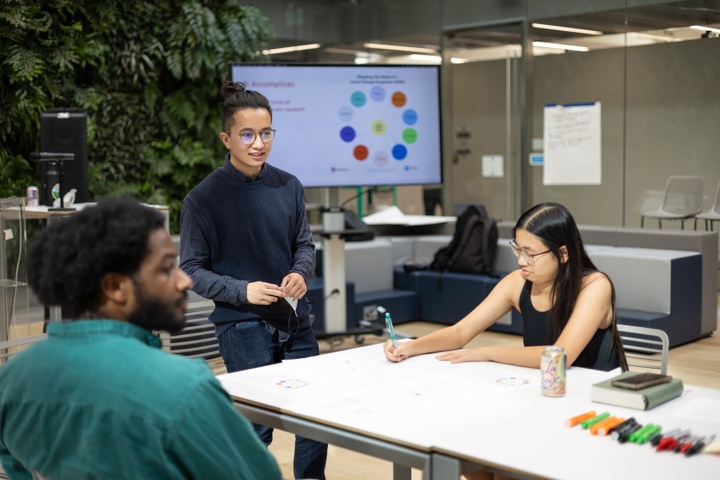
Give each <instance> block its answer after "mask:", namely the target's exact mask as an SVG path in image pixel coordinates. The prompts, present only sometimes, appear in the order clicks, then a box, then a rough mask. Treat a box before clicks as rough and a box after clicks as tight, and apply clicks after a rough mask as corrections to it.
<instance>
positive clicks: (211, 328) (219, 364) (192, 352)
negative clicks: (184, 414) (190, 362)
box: [159, 300, 227, 375]
mask: <svg viewBox="0 0 720 480" xmlns="http://www.w3.org/2000/svg"><path fill="white" fill-rule="evenodd" d="M214 309H215V303H214V302H213V301H212V300H203V301H200V302H191V303H190V304H189V305H188V308H187V310H186V311H185V321H186V324H185V328H183V329H182V331H181V332H179V333H168V332H159V335H160V340H161V341H162V345H163V346H162V348H163V350H165V351H167V352H171V353H176V354H178V355H183V356H186V357H190V358H202V359H203V360H205V361H206V362H207V364H208V366H209V367H210V368H211V369H212V370H213V372H214V373H215V374H216V375H219V374H221V373H227V370H226V369H225V363H224V362H223V359H222V356H221V355H220V346H219V344H218V341H217V338H215V325H213V324H212V322H210V320H208V316H209V315H210V313H212V311H213V310H214Z"/></svg>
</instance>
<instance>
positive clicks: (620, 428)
mask: <svg viewBox="0 0 720 480" xmlns="http://www.w3.org/2000/svg"><path fill="white" fill-rule="evenodd" d="M637 424H638V422H637V420H635V417H630V418H628V419H627V420H625V421H624V422H622V423H621V424H620V425H615V426H614V427H613V428H611V429H610V432H609V433H610V438H612V439H613V440H617V439H618V437H619V435H620V432H624V431H625V430H626V429H628V428H630V427H631V426H633V425H637Z"/></svg>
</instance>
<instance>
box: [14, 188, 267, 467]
mask: <svg viewBox="0 0 720 480" xmlns="http://www.w3.org/2000/svg"><path fill="white" fill-rule="evenodd" d="M164 224H165V222H164V218H163V216H162V215H161V214H160V213H158V212H156V211H154V210H153V209H151V208H149V207H146V206H143V205H141V204H140V203H138V202H136V201H134V200H130V199H127V198H122V199H110V200H103V201H100V202H99V203H98V204H97V205H96V206H91V207H87V208H85V209H83V210H81V211H79V212H77V213H74V214H72V215H70V216H68V217H66V218H62V219H60V220H57V221H55V222H53V223H52V224H51V225H50V226H49V227H48V228H46V229H44V230H42V231H40V232H39V233H37V234H36V235H35V236H34V237H33V239H32V241H31V244H30V248H29V254H28V283H29V285H30V287H31V288H32V289H33V291H34V292H35V293H36V295H37V297H38V299H39V300H40V301H41V302H42V303H43V304H44V305H46V306H48V305H60V306H61V307H62V310H63V313H64V314H65V316H66V317H68V318H72V319H73V320H71V321H68V320H63V321H62V322H50V323H49V324H48V325H47V333H48V338H47V339H45V340H43V341H41V342H39V343H37V344H35V345H33V346H31V347H29V348H27V349H25V350H24V351H22V352H20V353H18V354H16V355H15V356H14V357H13V358H11V359H10V360H9V361H8V362H7V363H5V364H4V365H2V366H1V367H0V462H1V463H2V466H3V469H4V470H5V472H6V473H7V474H8V475H9V476H10V478H11V479H30V478H48V479H80V478H128V479H130V478H133V479H135V478H136V479H140V478H157V479H164V478H168V479H170V478H197V479H209V478H228V479H230V478H232V479H245V480H265V479H268V478H269V479H280V478H281V477H280V470H279V468H278V465H277V463H276V461H275V459H274V458H273V456H272V455H271V454H270V453H269V452H268V451H267V448H266V447H265V446H264V445H263V444H262V442H260V441H259V440H258V438H257V436H256V435H255V432H254V431H253V429H252V426H251V424H250V422H248V421H247V420H246V419H245V418H244V417H242V416H240V414H238V413H237V412H236V411H235V409H234V408H233V405H232V402H231V400H230V398H229V396H228V395H227V393H226V392H225V391H224V390H223V388H222V386H221V385H220V383H219V382H218V381H217V379H216V378H215V376H214V375H213V373H212V371H211V370H210V368H209V367H208V366H207V365H206V364H205V362H204V361H202V360H194V359H189V358H186V357H182V356H179V355H174V354H170V353H168V352H164V351H162V350H161V348H160V347H161V343H160V339H159V338H158V337H157V336H156V335H154V334H153V332H152V331H153V330H167V331H170V332H177V331H179V330H181V329H182V328H183V327H184V326H185V316H184V314H185V309H186V307H187V290H188V289H189V288H190V287H191V286H192V280H190V278H189V277H188V276H187V275H186V274H185V273H184V272H183V271H182V270H180V269H179V268H178V266H177V252H176V251H175V247H174V245H173V242H172V239H171V238H170V235H169V234H168V232H167V230H165V227H164Z"/></svg>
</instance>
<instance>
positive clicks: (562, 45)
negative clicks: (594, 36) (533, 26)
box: [532, 42, 590, 52]
mask: <svg viewBox="0 0 720 480" xmlns="http://www.w3.org/2000/svg"><path fill="white" fill-rule="evenodd" d="M532 43H533V46H534V47H544V48H554V49H556V50H572V51H574V52H587V51H589V50H590V49H589V48H588V47H581V46H579V45H567V44H565V43H549V42H532Z"/></svg>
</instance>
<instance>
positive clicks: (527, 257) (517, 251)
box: [510, 241, 552, 265]
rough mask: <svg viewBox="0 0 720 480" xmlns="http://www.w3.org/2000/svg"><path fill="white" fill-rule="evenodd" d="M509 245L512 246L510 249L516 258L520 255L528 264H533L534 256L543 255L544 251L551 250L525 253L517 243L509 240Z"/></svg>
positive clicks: (548, 251) (546, 251)
mask: <svg viewBox="0 0 720 480" xmlns="http://www.w3.org/2000/svg"><path fill="white" fill-rule="evenodd" d="M510 247H511V248H512V251H513V253H514V254H515V256H516V257H518V258H520V257H522V258H523V260H525V262H526V263H527V264H528V265H534V264H535V257H537V256H540V255H545V254H546V253H550V252H552V250H545V251H544V252H540V253H527V252H526V251H525V250H523V249H521V248H520V246H519V245H518V244H517V243H515V242H513V241H511V242H510Z"/></svg>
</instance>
